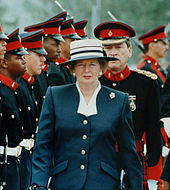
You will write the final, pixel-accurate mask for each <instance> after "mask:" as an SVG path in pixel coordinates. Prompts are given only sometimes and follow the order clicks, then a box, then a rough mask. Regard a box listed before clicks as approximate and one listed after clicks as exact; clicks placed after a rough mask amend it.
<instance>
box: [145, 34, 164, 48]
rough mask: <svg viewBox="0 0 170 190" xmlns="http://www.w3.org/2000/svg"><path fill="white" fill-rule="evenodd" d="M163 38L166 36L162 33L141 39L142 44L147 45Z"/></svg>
mask: <svg viewBox="0 0 170 190" xmlns="http://www.w3.org/2000/svg"><path fill="white" fill-rule="evenodd" d="M164 38H167V36H166V34H165V33H164V32H162V33H158V34H156V35H153V36H149V37H147V38H144V39H142V44H143V45H144V44H148V43H150V42H153V41H154V40H155V39H156V40H161V39H164Z"/></svg>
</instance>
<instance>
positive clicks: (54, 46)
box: [24, 18, 64, 99]
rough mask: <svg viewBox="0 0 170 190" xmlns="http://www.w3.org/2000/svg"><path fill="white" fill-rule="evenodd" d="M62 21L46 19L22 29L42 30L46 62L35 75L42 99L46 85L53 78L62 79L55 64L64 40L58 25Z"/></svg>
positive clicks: (51, 83)
mask: <svg viewBox="0 0 170 190" xmlns="http://www.w3.org/2000/svg"><path fill="white" fill-rule="evenodd" d="M62 22H63V19H62V18H60V19H55V20H48V21H45V22H42V23H39V24H35V25H31V26H28V27H25V28H24V30H25V31H28V32H31V31H36V30H39V29H43V30H44V41H43V45H44V48H45V50H46V51H47V53H48V54H47V55H45V58H46V63H45V64H44V66H43V71H42V73H41V74H40V75H39V76H37V77H35V84H37V86H40V88H41V91H42V92H41V93H42V98H43V99H44V97H45V94H46V90H47V88H48V86H51V85H53V80H54V81H55V80H57V81H63V78H62V77H63V76H61V72H60V69H59V67H58V66H57V64H56V59H57V58H58V57H59V56H60V53H61V45H60V43H61V41H64V39H63V38H62V36H61V34H60V26H61V23H62Z"/></svg>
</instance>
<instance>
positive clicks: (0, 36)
mask: <svg viewBox="0 0 170 190" xmlns="http://www.w3.org/2000/svg"><path fill="white" fill-rule="evenodd" d="M7 39H8V37H7V36H6V35H5V34H4V33H2V32H0V40H7Z"/></svg>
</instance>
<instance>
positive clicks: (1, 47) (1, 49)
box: [0, 25, 8, 60]
mask: <svg viewBox="0 0 170 190" xmlns="http://www.w3.org/2000/svg"><path fill="white" fill-rule="evenodd" d="M6 39H8V37H7V36H6V35H5V34H4V33H3V32H2V27H1V25H0V60H2V59H3V58H4V53H5V51H6V42H5V40H6Z"/></svg>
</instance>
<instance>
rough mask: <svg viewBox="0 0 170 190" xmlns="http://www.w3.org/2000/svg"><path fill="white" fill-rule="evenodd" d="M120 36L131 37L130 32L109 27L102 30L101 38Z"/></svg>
mask: <svg viewBox="0 0 170 190" xmlns="http://www.w3.org/2000/svg"><path fill="white" fill-rule="evenodd" d="M119 36H127V37H130V32H128V31H126V30H122V29H108V30H102V31H101V32H100V37H101V38H110V37H119Z"/></svg>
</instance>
